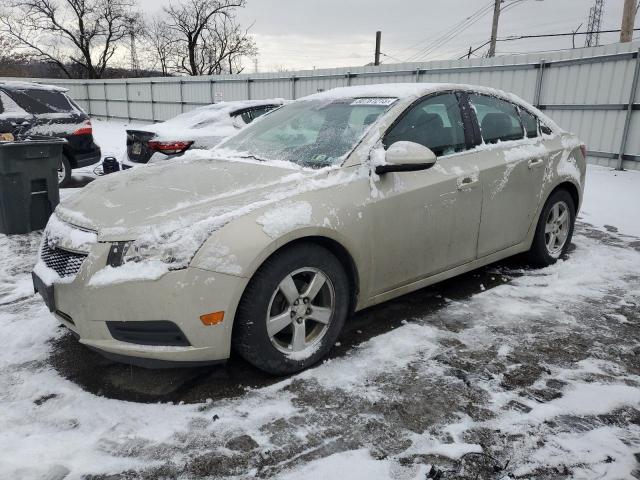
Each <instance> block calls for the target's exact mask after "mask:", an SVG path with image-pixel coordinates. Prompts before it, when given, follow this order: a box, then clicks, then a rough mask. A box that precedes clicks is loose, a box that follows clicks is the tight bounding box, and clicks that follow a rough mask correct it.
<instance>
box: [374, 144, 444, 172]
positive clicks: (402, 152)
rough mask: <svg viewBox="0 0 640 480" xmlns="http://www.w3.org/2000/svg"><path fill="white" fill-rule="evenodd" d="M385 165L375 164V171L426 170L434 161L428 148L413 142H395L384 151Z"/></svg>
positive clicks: (433, 155) (434, 157)
mask: <svg viewBox="0 0 640 480" xmlns="http://www.w3.org/2000/svg"><path fill="white" fill-rule="evenodd" d="M385 161H386V162H387V163H386V164H385V165H378V166H376V173H377V174H378V175H381V174H383V173H389V172H417V171H418V170H427V169H429V168H431V167H433V165H434V164H435V163H436V155H435V153H433V152H432V151H431V149H430V148H427V147H425V146H424V145H420V144H419V143H415V142H396V143H394V144H393V145H391V146H390V147H389V148H388V149H387V152H386V155H385Z"/></svg>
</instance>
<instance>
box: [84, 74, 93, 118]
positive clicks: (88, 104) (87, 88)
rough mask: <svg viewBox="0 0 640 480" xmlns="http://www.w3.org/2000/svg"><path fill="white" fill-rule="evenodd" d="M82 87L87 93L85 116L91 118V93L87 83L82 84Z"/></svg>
mask: <svg viewBox="0 0 640 480" xmlns="http://www.w3.org/2000/svg"><path fill="white" fill-rule="evenodd" d="M84 87H85V90H86V92H87V94H86V98H87V115H89V116H91V92H90V91H89V82H84Z"/></svg>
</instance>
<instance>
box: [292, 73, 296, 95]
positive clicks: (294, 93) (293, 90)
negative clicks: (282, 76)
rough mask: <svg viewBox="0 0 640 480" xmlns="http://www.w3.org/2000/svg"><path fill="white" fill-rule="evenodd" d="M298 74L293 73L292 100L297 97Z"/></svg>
mask: <svg viewBox="0 0 640 480" xmlns="http://www.w3.org/2000/svg"><path fill="white" fill-rule="evenodd" d="M296 80H297V78H296V76H295V75H291V100H295V99H296Z"/></svg>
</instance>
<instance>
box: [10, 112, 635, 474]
mask: <svg viewBox="0 0 640 480" xmlns="http://www.w3.org/2000/svg"><path fill="white" fill-rule="evenodd" d="M94 126H95V130H96V137H97V138H98V141H99V142H100V144H101V146H102V147H103V152H104V153H105V154H112V155H115V156H120V155H122V153H123V151H124V137H123V127H122V125H120V124H116V123H115V122H99V121H94ZM67 194H68V193H67ZM639 204H640V174H638V173H635V172H624V173H619V172H613V171H611V170H609V169H605V168H601V167H591V166H590V167H589V169H588V180H587V192H586V198H585V202H584V208H583V212H582V214H581V217H580V222H579V224H578V226H577V230H576V234H575V237H574V240H573V243H574V245H575V248H573V249H572V251H571V252H570V254H569V255H568V258H567V259H565V260H563V261H560V262H559V263H558V264H557V265H555V266H552V267H549V268H546V269H542V270H529V269H524V268H522V266H520V265H519V264H518V263H517V262H503V263H502V264H500V265H497V266H492V267H488V268H486V269H482V270H481V271H478V272H474V273H472V274H469V275H466V276H464V277H463V278H459V279H454V280H452V281H449V282H445V283H444V284H441V285H436V286H434V287H431V288H428V289H424V290H421V291H419V292H416V293H414V294H412V295H409V296H406V297H403V298H401V299H397V300H394V301H392V302H389V303H387V304H385V305H382V306H380V307H376V308H373V309H369V310H367V311H365V312H363V313H361V314H358V315H357V316H356V318H355V319H353V321H352V322H353V323H354V325H356V326H357V327H355V328H357V330H355V331H351V333H348V334H346V337H347V338H346V339H341V342H342V343H343V345H341V346H339V347H338V348H337V351H336V353H335V354H334V356H333V357H332V358H331V359H330V360H329V361H327V362H325V363H323V364H322V365H320V366H317V367H315V368H312V369H310V370H308V371H305V372H303V373H301V374H299V375H296V376H293V377H291V378H289V379H286V380H282V381H277V382H275V383H273V382H272V383H271V384H270V385H267V386H262V387H257V388H249V387H247V388H246V389H244V390H242V391H240V392H234V394H233V395H228V396H225V395H219V396H217V397H216V400H207V398H206V397H194V396H193V395H183V396H182V397H181V398H182V399H185V403H180V402H169V401H164V402H161V403H136V402H133V401H130V400H123V399H122V395H120V394H119V393H118V394H116V391H117V392H121V390H117V388H115V387H114V388H115V389H114V390H111V389H110V388H108V385H115V386H116V387H118V388H124V387H126V386H127V385H126V384H127V382H131V383H133V382H139V381H141V380H140V379H142V378H147V379H148V378H152V379H153V380H152V381H151V382H149V383H148V384H145V385H143V386H142V389H146V390H148V391H154V390H157V391H162V388H163V387H164V386H166V385H168V384H170V383H171V382H175V381H177V380H176V378H178V376H179V375H187V374H188V375H192V373H184V372H182V373H178V374H170V373H166V374H158V376H157V377H145V375H147V374H146V373H144V374H143V373H141V372H140V371H139V370H138V369H134V368H131V369H129V368H128V367H122V368H123V370H121V371H123V372H124V374H122V375H119V376H117V377H115V376H114V373H113V372H114V370H112V369H111V368H110V363H109V362H107V361H104V362H103V363H98V364H97V366H98V368H96V369H94V370H91V372H90V375H87V374H86V373H83V369H84V368H88V365H89V364H91V363H95V362H96V360H95V355H94V354H92V353H90V352H89V351H86V350H85V349H84V348H83V347H80V346H78V347H75V345H76V343H75V340H73V339H71V338H70V335H69V334H68V333H67V332H65V330H64V329H62V328H60V327H58V325H57V323H56V321H55V320H54V319H53V317H52V316H51V315H50V314H49V312H48V311H47V309H46V308H45V307H44V305H43V304H42V302H41V301H40V299H39V298H37V297H36V296H34V295H33V293H32V289H31V283H30V282H31V280H30V276H29V271H30V269H31V267H32V266H33V264H34V262H35V251H36V248H37V244H38V241H39V234H37V233H33V234H30V235H24V236H12V237H6V236H2V235H0V256H1V258H2V259H3V260H2V263H1V264H0V338H1V339H2V345H3V348H0V478H16V479H18V478H19V479H31V478H34V479H36V478H49V479H62V478H69V479H79V478H83V476H87V475H95V476H93V477H91V478H107V477H108V478H110V479H125V478H127V479H128V478H176V477H180V478H203V477H207V476H210V477H212V478H219V477H234V478H253V477H256V476H257V477H269V476H279V477H280V478H285V479H298V478H304V479H326V478H336V477H342V478H345V479H367V480H370V479H386V478H394V479H424V478H426V477H427V475H428V472H430V471H432V469H433V472H432V476H431V477H429V478H433V475H435V472H436V471H441V472H443V473H444V476H443V478H445V479H446V478H465V479H466V478H468V479H473V478H502V479H508V478H512V479H515V478H527V479H533V478H546V479H550V478H554V479H556V478H584V479H593V478H603V479H612V480H618V479H628V478H632V476H633V475H636V478H638V477H637V476H638V470H637V465H638V457H639V456H640V239H639V238H637V236H640V215H638V214H637V205H639ZM353 338H355V340H354V339H353ZM68 345H74V347H73V349H71V348H66V347H65V346H68ZM221 368H224V367H221ZM149 375H150V374H149ZM163 375H164V376H163ZM171 375H174V376H171ZM200 375H201V374H200ZM87 377H92V379H93V380H96V377H97V383H98V386H97V387H96V386H95V383H92V382H91V381H90V380H87ZM190 378H193V379H194V380H192V381H191V382H190V383H191V384H195V385H197V383H198V382H200V383H202V382H206V381H210V379H211V377H208V376H204V377H203V376H198V375H196V374H193V375H192V377H190ZM214 378H215V377H214ZM162 382H166V384H164V383H162ZM190 388H194V387H193V385H192V386H191V387H190ZM211 389H212V390H215V389H216V385H215V384H214V385H212V386H211ZM159 396H160V397H162V395H159ZM634 472H635V473H634Z"/></svg>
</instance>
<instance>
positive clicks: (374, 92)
mask: <svg viewBox="0 0 640 480" xmlns="http://www.w3.org/2000/svg"><path fill="white" fill-rule="evenodd" d="M450 90H462V91H473V92H478V93H486V94H488V95H495V96H498V97H504V98H509V97H511V96H512V95H511V94H508V93H506V92H503V91H502V90H497V89H495V88H489V87H483V86H480V85H467V84H462V83H381V84H375V85H358V86H352V87H338V88H334V89H332V90H328V91H326V92H320V93H316V94H313V95H309V96H308V97H304V99H309V100H311V99H314V100H315V99H319V100H325V99H326V100H332V99H336V100H340V99H348V98H363V97H368V98H376V97H378V98H399V99H410V98H416V97H422V96H425V95H428V94H430V93H435V92H442V91H450ZM513 97H515V96H513ZM515 98H517V97H515ZM518 100H519V101H520V102H522V100H521V99H519V98H518Z"/></svg>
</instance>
